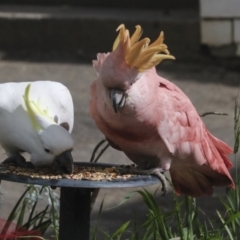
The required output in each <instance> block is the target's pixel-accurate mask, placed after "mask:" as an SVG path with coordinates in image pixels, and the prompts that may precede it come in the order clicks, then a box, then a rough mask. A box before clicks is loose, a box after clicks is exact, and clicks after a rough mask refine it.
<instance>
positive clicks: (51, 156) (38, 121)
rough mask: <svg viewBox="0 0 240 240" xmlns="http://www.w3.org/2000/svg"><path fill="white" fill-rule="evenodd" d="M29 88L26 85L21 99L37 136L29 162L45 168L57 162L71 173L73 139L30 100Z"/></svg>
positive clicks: (46, 111)
mask: <svg viewBox="0 0 240 240" xmlns="http://www.w3.org/2000/svg"><path fill="white" fill-rule="evenodd" d="M30 86H31V85H30V84H28V86H27V87H26V90H25V94H24V96H23V97H24V102H25V105H26V111H27V113H28V115H29V118H30V120H31V123H32V127H33V129H34V130H35V131H36V132H37V136H38V139H37V141H36V144H37V146H36V148H35V150H34V151H32V152H31V153H30V154H31V162H32V163H33V165H34V166H47V165H50V164H52V163H53V162H54V161H57V162H58V164H59V165H60V166H61V167H63V168H64V170H65V171H66V172H67V173H72V172H73V159H72V156H71V151H72V149H73V139H72V137H71V135H70V133H69V132H68V130H67V129H65V128H64V127H63V126H61V125H58V124H56V123H55V122H54V120H53V119H52V118H51V117H50V116H49V114H48V110H47V109H46V110H43V109H42V108H40V106H39V104H38V103H36V102H34V101H32V100H30V98H29V92H30Z"/></svg>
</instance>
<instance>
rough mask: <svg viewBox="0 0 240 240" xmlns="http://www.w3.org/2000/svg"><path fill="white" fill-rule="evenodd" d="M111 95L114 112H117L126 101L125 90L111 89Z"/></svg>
mask: <svg viewBox="0 0 240 240" xmlns="http://www.w3.org/2000/svg"><path fill="white" fill-rule="evenodd" d="M109 97H110V99H111V100H112V105H113V109H114V112H115V113H117V111H118V110H119V108H122V107H123V106H124V104H125V101H126V95H125V92H124V91H122V90H120V89H110V90H109Z"/></svg>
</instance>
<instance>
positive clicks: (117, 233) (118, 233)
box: [111, 221, 131, 238]
mask: <svg viewBox="0 0 240 240" xmlns="http://www.w3.org/2000/svg"><path fill="white" fill-rule="evenodd" d="M130 222H131V221H128V222H126V223H124V224H123V225H122V226H121V227H120V228H118V229H117V230H116V231H115V233H113V235H112V236H111V238H114V237H117V236H119V235H121V234H122V233H124V232H125V230H126V229H127V227H128V225H129V223H130Z"/></svg>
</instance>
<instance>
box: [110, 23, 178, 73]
mask: <svg viewBox="0 0 240 240" xmlns="http://www.w3.org/2000/svg"><path fill="white" fill-rule="evenodd" d="M117 31H119V34H118V36H117V38H116V40H115V42H114V44H113V51H114V50H115V49H116V48H117V47H118V45H119V44H122V46H123V49H124V56H125V61H126V63H127V64H128V65H129V66H130V67H136V68H138V70H139V71H140V72H141V71H144V70H147V69H150V68H152V67H154V66H156V65H157V64H159V63H160V62H161V61H162V60H164V59H172V60H174V59H175V57H174V56H172V55H170V53H169V51H168V49H167V45H166V44H164V43H163V40H164V34H163V32H161V33H160V35H159V37H158V38H157V39H156V40H155V41H154V42H153V43H152V44H151V45H149V43H150V39H149V38H144V39H142V40H139V39H140V38H141V36H142V28H141V26H140V25H137V26H136V30H135V32H134V33H133V35H132V36H131V38H130V34H129V31H128V30H127V29H126V28H125V26H124V24H121V25H120V26H119V27H118V28H117ZM160 53H163V54H160Z"/></svg>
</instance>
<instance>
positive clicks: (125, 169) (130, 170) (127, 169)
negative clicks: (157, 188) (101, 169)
mask: <svg viewBox="0 0 240 240" xmlns="http://www.w3.org/2000/svg"><path fill="white" fill-rule="evenodd" d="M117 172H118V173H119V174H136V175H153V176H156V177H157V178H158V179H159V180H160V182H161V184H162V189H161V190H162V192H163V193H162V196H165V195H166V194H167V180H166V178H165V176H164V175H163V174H164V170H163V169H161V168H152V169H147V170H146V169H140V168H139V167H138V166H137V167H136V166H135V165H134V164H133V165H127V166H121V168H118V169H117Z"/></svg>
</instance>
